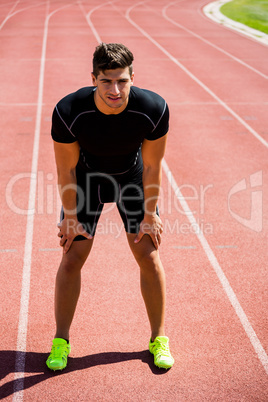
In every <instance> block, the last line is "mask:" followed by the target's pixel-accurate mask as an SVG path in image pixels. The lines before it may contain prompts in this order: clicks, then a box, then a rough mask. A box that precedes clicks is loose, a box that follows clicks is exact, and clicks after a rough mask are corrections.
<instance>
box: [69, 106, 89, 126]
mask: <svg viewBox="0 0 268 402" xmlns="http://www.w3.org/2000/svg"><path fill="white" fill-rule="evenodd" d="M85 113H95V110H87V111H86V112H82V113H79V114H78V115H77V116H76V118H75V119H74V121H73V122H72V124H71V125H70V129H72V127H73V125H74V123H75V122H76V120H77V119H78V117H79V116H81V115H82V114H85Z"/></svg>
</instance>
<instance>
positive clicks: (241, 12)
mask: <svg viewBox="0 0 268 402" xmlns="http://www.w3.org/2000/svg"><path fill="white" fill-rule="evenodd" d="M220 11H221V13H222V14H224V15H225V16H226V17H228V18H231V19H232V20H235V21H238V22H241V23H242V24H245V25H248V26H249V27H251V28H254V29H257V30H258V31H261V32H264V33H267V34H268V0H233V1H230V2H229V3H226V4H224V5H223V6H222V7H221V9H220Z"/></svg>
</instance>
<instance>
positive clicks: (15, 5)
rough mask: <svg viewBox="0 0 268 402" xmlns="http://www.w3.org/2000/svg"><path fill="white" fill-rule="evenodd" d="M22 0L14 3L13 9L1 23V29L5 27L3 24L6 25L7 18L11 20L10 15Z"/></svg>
mask: <svg viewBox="0 0 268 402" xmlns="http://www.w3.org/2000/svg"><path fill="white" fill-rule="evenodd" d="M19 2H20V0H17V1H16V3H15V4H13V7H12V8H11V10H10V11H9V12H8V14H7V16H6V18H5V19H4V20H3V21H2V23H1V25H0V31H1V29H2V28H3V26H4V25H5V23H6V22H7V20H9V18H10V16H11V15H12V11H13V10H15V8H16V7H17V5H18V4H19Z"/></svg>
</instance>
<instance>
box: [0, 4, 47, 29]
mask: <svg viewBox="0 0 268 402" xmlns="http://www.w3.org/2000/svg"><path fill="white" fill-rule="evenodd" d="M18 2H19V1H17V3H18ZM17 3H16V5H17ZM42 4H46V2H45V1H43V2H41V3H37V4H33V5H32V6H29V7H24V8H21V9H20V10H17V11H15V12H14V13H12V14H9V15H7V16H6V18H5V19H4V21H3V22H2V24H1V25H0V30H1V29H2V28H3V26H4V25H5V23H6V22H7V21H8V20H9V19H10V18H12V17H14V15H16V14H18V13H21V12H22V11H25V10H29V8H33V7H39V6H40V5H42ZM13 9H14V7H13Z"/></svg>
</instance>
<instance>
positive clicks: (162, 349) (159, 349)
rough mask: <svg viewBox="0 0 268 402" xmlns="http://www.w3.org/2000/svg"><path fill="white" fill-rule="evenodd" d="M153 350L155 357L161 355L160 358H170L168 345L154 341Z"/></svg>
mask: <svg viewBox="0 0 268 402" xmlns="http://www.w3.org/2000/svg"><path fill="white" fill-rule="evenodd" d="M155 350H156V353H157V355H161V356H165V357H170V356H171V354H170V351H169V346H168V344H167V343H166V342H163V341H161V340H159V339H157V340H156V344H155Z"/></svg>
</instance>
